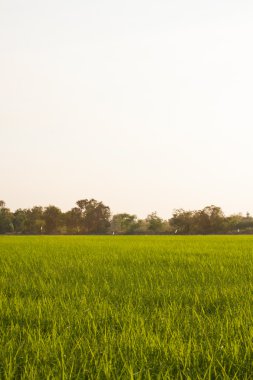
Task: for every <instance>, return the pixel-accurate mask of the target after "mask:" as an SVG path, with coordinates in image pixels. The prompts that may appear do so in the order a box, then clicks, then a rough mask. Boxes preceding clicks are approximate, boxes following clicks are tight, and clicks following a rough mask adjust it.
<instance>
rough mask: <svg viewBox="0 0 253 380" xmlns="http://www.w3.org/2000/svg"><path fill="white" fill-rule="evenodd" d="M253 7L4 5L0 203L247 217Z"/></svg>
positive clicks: (76, 1) (19, 0) (195, 2)
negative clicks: (85, 202) (213, 211)
mask: <svg viewBox="0 0 253 380" xmlns="http://www.w3.org/2000/svg"><path fill="white" fill-rule="evenodd" d="M252 16H253V2H252V1H246V0H243V1H241V0H240V1H239V0H231V1H228V0H226V1H225V0H206V1H203V0H191V1H189V0H152V1H151V0H145V1H144V0H134V1H133V0H128V1H119V0H107V1H102V0H72V1H67V0H50V1H49V0H43V1H34V0H0V199H3V200H5V202H6V204H7V206H8V207H9V208H11V209H12V210H15V209H17V208H19V207H21V208H30V207H32V206H34V205H43V206H47V205H49V204H54V205H56V206H58V207H60V208H62V209H63V210H68V209H70V208H72V207H74V206H75V202H76V201H77V200H79V199H84V198H95V199H97V200H99V201H103V202H104V203H105V204H106V205H108V206H110V208H111V210H112V212H113V213H118V212H129V213H133V214H136V215H138V217H145V216H147V215H148V214H149V213H151V212H153V211H157V213H158V214H159V215H160V216H161V217H163V218H169V217H170V216H171V214H172V212H173V210H174V209H177V208H184V209H187V210H189V209H201V208H203V207H205V206H207V205H211V204H215V205H217V206H220V207H222V209H223V210H224V212H225V213H226V214H232V213H237V212H242V213H246V212H247V211H248V212H250V213H252V214H253V203H252V199H253V198H252V194H253V175H252V162H253V155H252V143H253V108H252V104H253V69H252V68H253V49H252V36H253V23H252Z"/></svg>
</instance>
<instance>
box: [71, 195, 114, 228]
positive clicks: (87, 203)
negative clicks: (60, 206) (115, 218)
mask: <svg viewBox="0 0 253 380" xmlns="http://www.w3.org/2000/svg"><path fill="white" fill-rule="evenodd" d="M76 204H77V206H78V207H79V208H80V210H81V213H82V220H83V225H82V232H85V233H88V234H90V233H105V232H106V231H107V230H108V228H109V227H110V216H111V212H110V208H109V207H108V206H105V205H104V204H103V203H102V202H98V201H96V200H95V199H90V200H88V199H82V200H79V201H77V202H76Z"/></svg>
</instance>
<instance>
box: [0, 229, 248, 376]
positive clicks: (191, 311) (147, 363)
mask: <svg viewBox="0 0 253 380" xmlns="http://www.w3.org/2000/svg"><path fill="white" fill-rule="evenodd" d="M252 311H253V237H247V236H242V237H240V236H236V237H224V236H216V237H214V236H209V237H180V236H172V237H166V236H164V237H161V236H159V237H158V236H156V237H155V236H154V237H149V236H136V237H133V236H131V237H130V236H129V237H124V236H104V237H80V236H79V237H78V236H77V237H67V236H61V237H60V236H51V237H43V236H41V237H22V236H19V237H12V236H2V237H0V344H1V350H0V379H6V380H7V379H29V380H32V379H36V380H37V379H65V380H68V379H192V380H197V379H229V380H230V379H252V378H253V375H252V374H253V313H252Z"/></svg>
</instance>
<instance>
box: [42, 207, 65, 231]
mask: <svg viewBox="0 0 253 380" xmlns="http://www.w3.org/2000/svg"><path fill="white" fill-rule="evenodd" d="M43 218H44V221H45V232H46V233H47V234H57V233H59V232H61V226H62V212H61V210H60V209H59V208H58V207H55V206H48V207H46V208H45V211H44V214H43Z"/></svg>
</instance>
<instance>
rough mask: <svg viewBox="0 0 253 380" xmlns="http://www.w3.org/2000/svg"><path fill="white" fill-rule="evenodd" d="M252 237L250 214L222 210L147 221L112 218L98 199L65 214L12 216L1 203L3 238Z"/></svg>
mask: <svg viewBox="0 0 253 380" xmlns="http://www.w3.org/2000/svg"><path fill="white" fill-rule="evenodd" d="M235 233H245V234H246V233H248V234H252V233H253V217H252V216H250V214H249V213H247V214H246V215H245V216H243V215H242V214H233V215H230V216H225V215H224V213H223V211H222V209H221V208H220V207H217V206H214V205H211V206H207V207H205V208H203V209H202V210H193V211H186V210H183V209H177V210H175V211H174V212H173V215H172V217H171V218H169V219H166V220H165V219H162V218H160V217H159V216H158V215H157V213H156V212H153V213H151V214H149V215H148V216H147V217H146V218H145V219H138V218H137V216H136V215H131V214H127V213H121V214H115V215H112V213H111V211H110V208H109V207H108V206H105V205H104V204H103V202H100V201H97V200H95V199H82V200H79V201H77V202H76V205H75V207H73V208H72V209H71V210H69V211H67V212H62V211H61V209H60V208H58V207H56V206H52V205H50V206H48V207H41V206H34V207H32V208H30V209H21V208H19V209H17V210H16V211H15V212H11V210H10V209H9V208H7V207H6V204H5V202H4V201H0V234H34V235H36V234H76V235H78V234H80V235H83V234H120V235H131V234H133V235H134V234H136V235H137V234H183V235H191V234H192V235H193V234H203V235H208V234H235Z"/></svg>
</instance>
